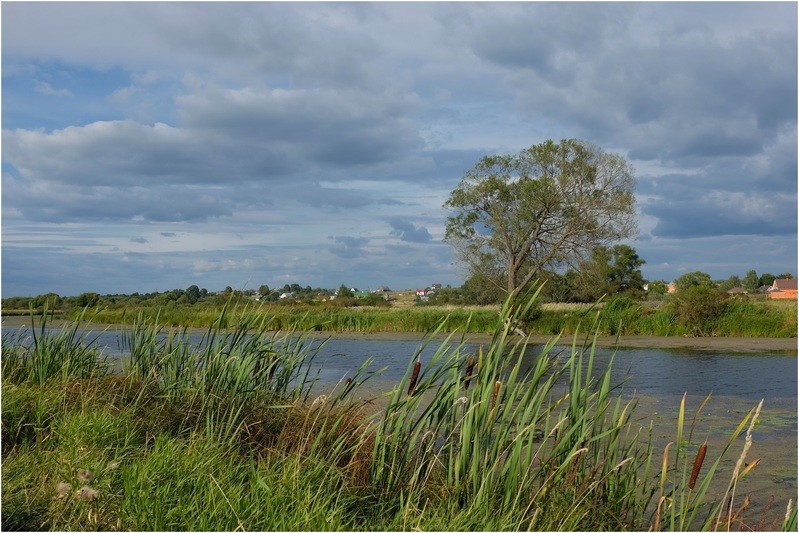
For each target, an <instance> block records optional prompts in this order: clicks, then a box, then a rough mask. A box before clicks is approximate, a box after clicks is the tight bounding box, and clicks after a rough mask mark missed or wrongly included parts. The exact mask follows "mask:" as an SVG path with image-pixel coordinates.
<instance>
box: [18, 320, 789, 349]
mask: <svg viewBox="0 0 799 533" xmlns="http://www.w3.org/2000/svg"><path fill="white" fill-rule="evenodd" d="M30 323H31V319H30V317H29V316H3V317H2V327H3V328H18V327H22V326H30ZM66 323H70V322H69V321H67V320H63V319H52V320H51V321H50V325H51V326H52V327H55V328H60V327H62V326H63V325H64V324H66ZM122 327H123V326H122V325H121V324H95V323H93V322H86V323H85V324H84V325H83V326H82V328H81V329H83V330H88V331H92V330H105V329H121V328H122ZM164 329H165V330H167V329H172V330H176V329H182V328H164ZM188 331H190V332H199V333H203V332H205V331H207V328H188ZM309 335H311V336H313V337H315V338H327V337H332V338H336V339H375V340H418V339H422V338H424V337H425V334H424V333H413V332H409V333H405V332H369V333H367V332H363V333H361V332H354V331H351V332H332V331H320V332H309ZM449 335H450V334H449V333H440V334H438V335H437V336H436V338H437V339H445V338H447V337H448V336H449ZM461 337H463V338H464V340H466V341H467V342H470V343H476V344H480V343H488V342H489V341H490V340H491V337H492V336H491V335H490V334H487V333H467V334H461V333H457V332H456V333H453V334H452V339H451V340H452V342H454V343H457V342H459V341H460V339H461ZM553 337H554V335H530V336H529V337H527V340H528V341H529V342H530V343H531V344H545V343H547V342H549V341H550V340H551V339H552V338H553ZM517 338H518V339H519V341H522V340H523V338H522V337H517ZM573 339H574V336H573V335H563V336H562V337H561V338H560V339H559V340H558V343H557V344H559V345H564V344H566V345H570V344H572V340H573ZM592 340H593V336H587V335H585V334H584V333H583V334H580V335H579V337H578V341H579V344H581V345H582V344H583V343H586V344H590V342H591V341H592ZM596 344H597V347H599V348H621V349H630V348H655V349H666V350H679V349H690V350H703V351H729V352H738V353H754V352H787V353H789V354H791V355H797V339H796V338H775V337H658V336H649V335H625V336H620V337H608V336H600V337H597V341H596Z"/></svg>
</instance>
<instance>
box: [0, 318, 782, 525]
mask: <svg viewBox="0 0 799 533" xmlns="http://www.w3.org/2000/svg"><path fill="white" fill-rule="evenodd" d="M3 333H4V337H5V336H6V333H7V332H6V331H5V330H4V332H3ZM120 338H121V335H120V333H119V332H118V331H105V332H99V333H93V334H89V335H88V339H89V340H91V341H93V342H94V345H95V346H96V347H97V348H98V349H100V350H102V352H103V353H104V354H106V355H107V356H109V357H110V358H118V357H119V356H121V355H124V354H123V353H122V349H121V347H122V346H123V345H124V343H122V342H121V340H120ZM200 339H201V335H189V337H188V340H189V341H191V342H194V343H199V342H200ZM4 340H5V339H4ZM313 342H314V343H316V344H317V345H318V344H321V341H319V340H314V341H313ZM440 345H441V342H440V341H437V340H433V341H431V342H430V343H429V344H427V345H426V346H422V342H421V341H419V340H384V339H379V340H377V339H369V338H364V339H361V338H358V339H343V338H331V339H328V340H327V342H326V343H325V344H324V345H323V346H322V347H321V349H320V351H319V354H318V356H317V358H316V360H315V363H314V364H315V366H316V367H317V369H318V370H319V378H320V383H319V389H320V390H323V389H325V388H329V387H331V386H333V385H334V384H335V383H337V382H338V381H340V380H342V379H345V378H346V377H347V376H348V375H352V373H353V372H354V370H355V369H357V368H358V367H359V366H360V365H361V364H362V363H363V362H364V361H366V360H367V359H369V358H371V359H372V360H373V366H372V368H373V369H374V370H378V369H381V372H380V373H379V374H377V375H375V376H374V377H373V378H372V379H371V380H370V381H368V382H367V385H366V387H365V390H363V391H361V395H362V396H364V397H368V396H379V395H380V393H381V392H385V391H387V390H389V389H391V388H392V387H393V386H395V385H396V384H397V383H398V382H399V381H400V380H401V379H402V377H403V375H404V373H405V370H406V368H407V365H408V364H409V362H411V361H413V360H414V359H415V358H416V356H417V355H418V354H421V358H422V360H423V361H426V360H429V358H430V356H431V355H432V354H433V353H434V352H435V351H436V349H438V347H439V346H440ZM465 349H466V350H468V351H472V352H476V351H477V349H478V346H477V345H476V344H474V345H467V346H466V347H465ZM569 350H570V347H564V346H558V347H555V349H554V350H553V352H552V353H551V354H550V356H556V355H557V354H560V355H561V356H562V357H563V358H564V359H565V358H566V357H567V356H568V353H569ZM540 351H541V347H540V346H530V347H529V348H528V351H527V353H526V354H525V361H526V363H527V364H530V365H532V364H533V362H534V360H535V358H536V357H537V356H538V354H540ZM611 359H613V374H612V375H613V381H614V383H615V384H621V383H624V385H623V391H624V394H625V395H628V396H633V395H634V397H635V398H636V399H637V401H638V407H637V409H636V411H635V418H636V420H637V422H638V423H639V424H640V425H641V427H644V428H648V427H649V424H650V421H652V422H653V423H654V428H653V443H654V446H655V450H656V454H655V458H656V460H660V458H661V457H662V450H663V448H664V447H665V445H666V444H667V443H668V442H670V441H673V440H674V439H675V438H676V426H675V425H676V420H677V413H678V409H679V402H680V398H681V397H682V395H683V394H686V395H687V399H686V422H687V423H690V421H691V418H692V417H693V414H694V412H695V410H696V409H697V408H698V407H699V405H700V404H701V402H702V400H703V399H704V398H705V397H706V396H707V395H708V394H710V393H712V394H713V397H712V399H711V401H710V402H709V403H708V404H707V405H706V406H705V408H704V409H703V411H702V413H701V415H700V416H699V417H698V419H697V424H696V429H695V431H694V435H693V438H692V441H693V442H694V443H695V444H696V445H698V444H699V443H701V442H704V441H705V440H707V442H708V460H710V459H711V458H712V459H713V460H715V457H717V455H716V456H715V457H714V456H713V453H716V454H717V453H718V452H719V451H720V450H721V448H722V447H723V446H724V444H725V443H726V441H727V438H728V437H729V435H730V434H731V433H732V432H733V430H734V429H735V427H736V426H737V425H738V423H739V422H740V421H741V420H742V419H743V418H744V416H745V415H746V413H747V412H749V410H750V409H752V408H754V407H755V406H756V405H757V403H758V402H759V401H760V400H761V399H765V404H764V408H763V412H762V413H761V415H760V419H759V423H758V425H757V427H756V429H755V432H754V439H753V446H752V449H751V450H750V454H749V457H748V458H747V462H750V461H753V460H755V459H757V458H760V459H761V462H760V464H759V465H758V466H757V467H756V469H755V470H754V471H753V472H752V473H751V474H750V475H748V476H747V478H746V480H745V482H744V484H743V485H742V489H741V490H742V491H745V492H746V493H748V494H749V495H750V497H751V499H752V504H751V512H752V513H754V514H751V515H750V516H754V517H755V519H757V518H758V516H757V513H760V514H761V515H762V514H763V513H767V515H768V516H769V517H772V518H773V517H779V516H780V513H784V511H785V505H786V503H787V501H788V499H789V498H791V499H793V500H794V501H796V499H797V437H796V435H797V357H796V356H795V355H785V354H780V353H757V354H730V353H713V352H707V351H688V350H662V349H620V350H611V349H601V348H598V349H597V350H596V359H595V362H594V369H595V373H598V372H601V371H602V370H604V369H605V368H606V367H607V365H608V363H609V362H610V361H611ZM739 440H740V442H738V443H735V445H734V446H733V447H732V448H731V450H730V452H729V454H728V456H727V458H726V459H725V460H724V461H723V462H722V464H721V465H720V467H719V468H720V470H719V472H720V473H730V472H731V471H732V469H733V468H734V464H735V461H736V460H737V458H738V454H739V453H740V451H741V449H742V446H743V435H742V436H741V437H740V439H739ZM706 464H709V463H708V462H707V460H706ZM728 481H729V478H727V479H724V477H723V475H719V476H718V478H717V482H718V484H720V485H723V486H719V487H716V490H719V491H720V492H721V493H723V491H724V488H726V483H727V482H728ZM769 502H772V503H771V504H770V503H769ZM763 516H765V515H763ZM766 525H771V526H772V527H773V524H766Z"/></svg>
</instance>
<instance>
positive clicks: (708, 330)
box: [73, 298, 797, 338]
mask: <svg viewBox="0 0 799 533" xmlns="http://www.w3.org/2000/svg"><path fill="white" fill-rule="evenodd" d="M600 309H601V310H602V313H601V315H599V320H598V322H597V333H598V334H599V335H611V336H614V335H619V334H621V335H650V336H667V337H668V336H691V335H697V334H701V335H710V336H720V337H749V338H795V337H796V336H797V306H796V302H791V301H768V300H766V301H751V300H746V299H730V300H727V301H725V302H723V303H722V304H721V306H720V307H719V309H717V310H715V312H714V314H713V315H712V316H710V317H709V318H703V319H702V320H703V327H702V330H701V331H698V330H697V329H696V327H695V324H696V320H695V319H694V318H693V317H688V318H687V319H686V318H685V317H682V316H681V315H680V313H679V311H678V310H675V309H674V307H673V306H670V305H659V306H656V307H653V306H651V305H648V304H647V303H645V302H635V301H632V300H629V299H626V298H617V299H611V300H610V301H608V302H607V303H606V304H601V305H594V306H592V305H587V304H583V305H547V304H544V305H542V306H540V307H539V308H537V309H535V310H533V311H532V312H531V313H530V314H529V316H528V317H527V318H526V319H525V320H524V326H523V327H524V329H525V331H527V332H528V333H530V334H533V335H556V334H559V333H561V332H563V333H565V334H566V335H573V334H574V333H575V332H577V331H578V328H579V326H580V324H581V323H585V322H594V320H595V319H596V317H597V315H598V312H599V310H600ZM219 315H220V310H219V309H215V308H196V307H191V306H172V307H160V308H154V307H141V308H122V309H101V310H91V312H90V313H88V314H87V315H86V316H87V318H89V319H90V320H91V321H93V322H97V323H103V324H131V323H133V322H135V321H137V320H141V319H145V320H147V321H151V322H153V321H157V322H158V324H161V325H166V326H184V327H200V328H206V327H209V326H211V325H212V324H215V323H217V321H218V319H219ZM73 316H76V315H73ZM231 316H232V315H231ZM231 316H228V317H227V318H225V323H224V324H223V326H224V327H236V325H237V324H236V321H235V320H232V318H231ZM235 317H236V320H239V319H242V318H243V319H245V320H260V319H262V318H265V317H266V318H267V319H268V320H269V324H268V326H269V327H270V328H271V329H273V330H280V329H285V328H287V327H295V326H296V327H298V328H300V329H302V330H307V331H329V332H339V333H343V332H359V333H375V332H408V333H424V332H427V331H430V330H431V329H433V328H435V327H437V325H438V324H439V323H441V321H442V320H443V319H444V318H447V322H446V325H445V330H446V331H448V332H449V331H461V332H465V333H489V334H490V333H491V332H493V331H494V330H495V329H496V328H497V326H498V324H499V323H500V320H499V310H498V308H496V307H476V306H475V307H466V308H458V307H451V306H448V307H428V306H415V307H402V308H387V307H334V306H325V305H310V304H300V303H298V304H295V305H269V304H262V305H258V304H251V303H250V304H246V310H245V311H242V312H241V313H237V314H236V315H235Z"/></svg>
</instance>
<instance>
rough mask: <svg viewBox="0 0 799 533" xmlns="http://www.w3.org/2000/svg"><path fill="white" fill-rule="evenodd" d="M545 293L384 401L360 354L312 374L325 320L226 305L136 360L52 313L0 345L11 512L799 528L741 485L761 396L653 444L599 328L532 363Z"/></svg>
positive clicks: (267, 526) (347, 522)
mask: <svg viewBox="0 0 799 533" xmlns="http://www.w3.org/2000/svg"><path fill="white" fill-rule="evenodd" d="M527 312H529V309H527V310H525V309H522V310H519V309H517V310H511V309H507V308H506V309H503V310H502V311H501V313H500V320H499V321H498V323H499V324H502V325H501V326H498V327H497V328H496V329H495V330H494V331H493V335H492V340H491V342H490V343H488V344H487V346H486V347H485V348H484V349H482V350H481V351H480V353H479V354H474V353H470V352H467V351H465V350H462V349H461V347H460V346H459V345H457V344H454V343H451V344H449V345H447V346H444V347H442V348H441V349H439V350H438V352H436V354H435V356H433V357H432V358H431V360H429V361H426V362H425V364H424V365H421V364H417V363H414V362H413V361H411V363H410V364H409V366H408V368H407V370H406V372H405V376H404V377H403V379H402V380H401V381H400V382H398V383H397V384H396V387H395V388H394V389H393V390H391V391H390V392H388V393H387V394H385V395H384V396H382V397H381V398H379V401H376V402H369V401H363V400H360V399H359V395H358V394H357V392H358V391H359V390H360V389H361V388H362V387H363V386H364V383H365V382H366V381H368V379H369V376H368V375H367V374H365V373H363V372H358V373H356V374H355V375H352V376H351V378H350V379H349V380H347V381H345V382H341V383H339V384H338V385H337V386H336V387H334V388H333V389H332V390H327V391H324V394H319V393H318V392H313V393H312V389H311V386H310V376H309V373H308V369H309V366H308V365H309V362H310V361H312V359H313V357H314V353H313V351H312V350H310V349H309V346H310V344H309V343H308V342H307V339H308V337H307V333H303V332H301V331H298V330H293V329H291V328H289V329H287V330H286V331H285V332H284V333H278V334H276V333H271V332H270V331H269V328H268V325H269V321H268V320H267V319H266V318H264V317H260V318H258V317H257V316H256V315H253V314H247V313H246V312H245V313H242V314H239V315H235V313H234V312H233V311H232V310H228V309H225V310H223V311H222V312H221V314H220V315H219V316H218V317H217V320H216V323H217V324H218V325H219V324H222V323H223V322H225V319H227V321H228V322H229V323H236V324H238V327H236V328H234V329H232V330H227V331H226V330H223V329H221V327H219V326H217V327H213V328H210V329H209V330H208V332H207V334H206V339H205V342H204V343H203V344H202V346H203V347H202V348H196V347H194V346H193V345H190V344H189V343H187V342H184V340H183V339H182V337H181V336H180V334H173V335H172V336H170V337H169V338H168V339H165V340H160V341H159V340H157V338H156V336H155V332H156V331H157V330H156V328H154V327H152V326H151V325H148V324H147V323H146V322H139V323H137V324H135V325H133V326H132V327H131V330H130V331H129V334H128V336H127V341H126V342H127V347H128V349H129V350H130V353H131V358H130V361H129V363H128V364H127V365H126V367H125V368H124V369H123V371H122V373H109V370H108V368H106V367H105V366H104V365H102V363H101V362H98V361H97V359H96V355H97V354H96V353H95V352H93V350H92V349H91V347H85V346H84V345H83V342H82V339H81V332H80V331H79V329H78V325H77V323H75V324H68V325H67V326H65V327H64V328H63V329H62V330H61V333H60V334H57V335H51V336H46V335H44V331H45V326H46V323H45V324H42V327H41V329H40V330H39V331H38V332H37V336H36V339H35V342H34V343H33V344H32V345H31V346H30V347H28V348H22V347H18V346H15V344H14V343H13V342H4V343H3V353H2V365H3V367H2V377H3V382H2V393H3V403H2V420H3V424H2V459H3V461H2V474H3V491H2V508H3V514H2V527H3V529H4V530H34V529H35V530H40V529H44V530H144V531H147V530H164V531H166V530H173V531H175V530H215V531H233V530H238V529H255V530H283V531H286V530H353V531H357V530H411V529H419V530H450V531H452V530H521V529H533V530H553V531H554V530H651V529H654V530H694V529H730V528H736V529H737V528H742V529H744V528H749V527H761V528H766V529H774V528H783V529H786V530H795V529H796V525H797V524H796V510H795V507H793V506H791V505H790V504H788V502H783V503H782V505H785V504H788V511H787V513H785V519H784V521H783V520H780V519H778V520H777V521H775V522H768V523H760V522H757V520H758V517H751V516H749V515H748V514H747V505H748V504H747V502H746V499H745V498H742V497H741V496H740V494H741V492H742V491H743V489H744V486H745V483H746V479H747V477H749V476H755V475H757V469H756V468H755V467H756V465H757V461H753V460H752V459H751V458H750V455H751V452H750V447H751V444H752V433H753V430H754V428H755V427H756V425H757V422H758V418H759V416H760V406H752V410H751V411H749V412H748V413H746V414H745V415H744V416H743V417H742V420H741V421H740V424H738V426H737V427H731V428H730V430H729V437H728V439H726V444H725V445H724V447H723V448H722V449H715V448H713V447H711V448H710V449H706V448H705V447H704V446H703V443H702V442H698V441H696V440H694V438H693V437H692V436H693V435H694V429H695V424H696V423H697V419H698V417H697V415H698V414H699V411H701V410H702V409H703V407H704V404H703V405H702V406H699V407H698V409H697V410H696V413H692V412H687V410H686V409H685V404H684V403H683V404H681V406H680V411H679V414H678V415H677V419H676V420H675V421H674V424H673V427H674V428H676V433H675V435H674V436H673V437H672V439H671V442H672V444H668V445H666V446H665V449H658V450H656V449H654V448H653V446H652V440H651V437H652V436H651V432H647V431H646V429H645V428H644V429H643V430H642V429H641V426H640V425H638V424H636V423H634V422H633V414H634V412H635V408H636V404H635V401H634V400H622V398H621V396H618V391H614V390H611V387H610V381H609V375H610V374H609V369H605V371H604V372H600V374H599V376H598V377H597V378H592V379H588V378H587V377H586V376H587V375H591V373H590V368H591V366H592V361H593V357H592V353H593V352H592V348H591V346H590V345H589V346H586V347H581V346H579V345H576V346H574V348H573V349H572V351H571V355H570V356H569V357H566V358H565V360H563V359H559V358H552V357H549V356H548V353H549V350H550V349H551V348H552V345H549V346H547V347H545V348H544V350H543V351H542V353H541V355H540V356H539V357H538V358H537V359H536V363H535V365H534V366H533V368H531V369H530V371H529V372H528V373H526V374H522V373H521V371H520V368H521V366H520V362H521V357H520V354H521V346H519V345H518V344H516V339H515V338H514V335H513V333H512V331H511V324H513V323H514V322H516V321H517V320H518V319H519V318H520V317H521V316H524V315H525V314H526V313H527ZM247 333H249V334H247ZM432 333H436V331H435V330H434V331H433V332H432ZM6 340H8V339H6ZM586 365H587V367H588V368H589V371H588V373H587V374H585V375H584V374H583V371H582V369H583V368H585V366H586ZM697 434H699V433H698V432H697ZM748 454H749V455H748ZM730 458H732V459H733V460H735V459H736V458H737V460H736V461H735V466H734V468H732V469H729V470H726V469H725V468H724V465H727V464H729V463H730V461H729V459H730ZM747 461H749V462H748V463H747ZM714 479H715V482H716V483H718V482H721V484H722V486H725V487H727V488H726V490H723V491H722V493H721V494H719V495H717V496H712V495H711V492H710V491H709V487H710V486H711V483H713V482H714V481H713V480H714Z"/></svg>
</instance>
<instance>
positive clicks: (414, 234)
mask: <svg viewBox="0 0 799 533" xmlns="http://www.w3.org/2000/svg"><path fill="white" fill-rule="evenodd" d="M388 223H389V224H390V225H391V227H392V228H394V229H392V230H391V234H392V235H394V236H395V237H399V238H400V240H401V241H405V242H430V241H431V240H432V239H433V237H432V236H431V235H430V232H429V231H427V228H425V227H424V226H418V227H417V226H415V225H414V224H413V223H412V222H409V221H407V220H401V219H392V220H389V221H388Z"/></svg>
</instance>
